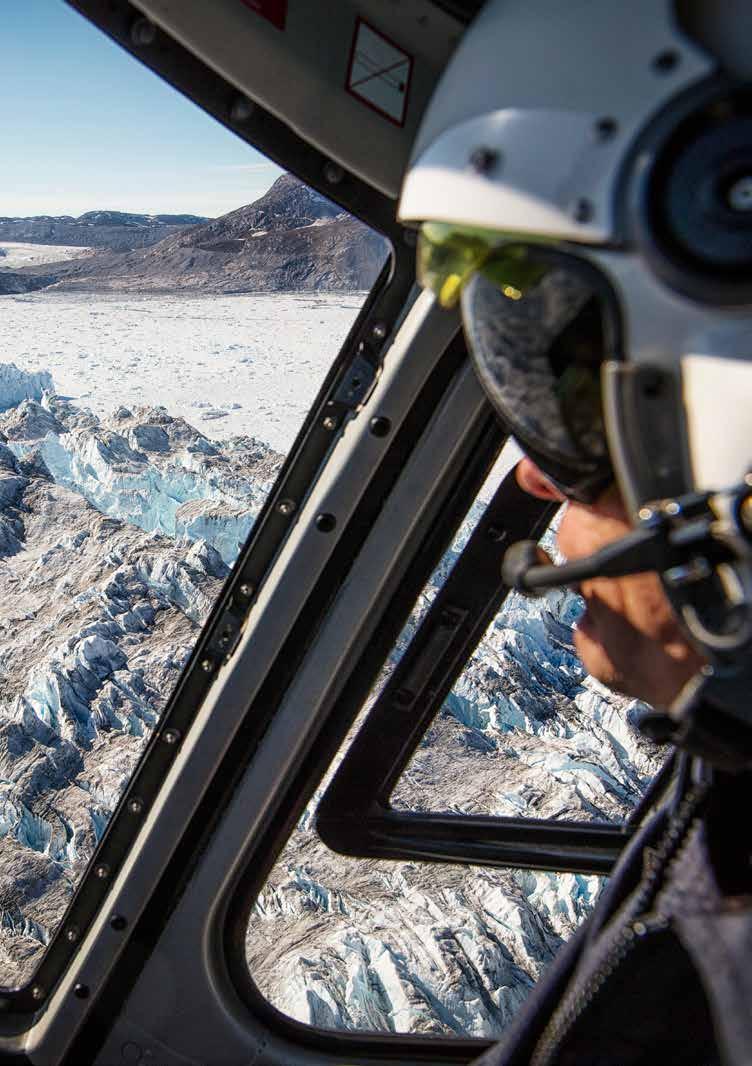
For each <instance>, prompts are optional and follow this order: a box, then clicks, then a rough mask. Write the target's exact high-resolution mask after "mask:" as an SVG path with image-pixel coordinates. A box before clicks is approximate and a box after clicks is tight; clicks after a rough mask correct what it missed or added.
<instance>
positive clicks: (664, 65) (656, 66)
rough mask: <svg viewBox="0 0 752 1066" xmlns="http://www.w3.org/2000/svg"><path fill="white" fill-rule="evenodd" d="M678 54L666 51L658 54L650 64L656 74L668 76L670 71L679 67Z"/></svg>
mask: <svg viewBox="0 0 752 1066" xmlns="http://www.w3.org/2000/svg"><path fill="white" fill-rule="evenodd" d="M679 59H680V56H679V53H678V52H674V51H672V50H671V49H667V50H666V51H665V52H659V53H658V55H657V56H656V57H655V59H654V60H653V62H652V67H653V70H654V71H655V72H656V74H670V73H671V71H672V70H675V69H676V67H678V65H679Z"/></svg>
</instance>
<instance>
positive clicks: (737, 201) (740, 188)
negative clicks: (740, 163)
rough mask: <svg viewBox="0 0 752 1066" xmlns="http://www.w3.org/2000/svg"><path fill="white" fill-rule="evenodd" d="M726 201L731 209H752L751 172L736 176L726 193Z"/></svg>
mask: <svg viewBox="0 0 752 1066" xmlns="http://www.w3.org/2000/svg"><path fill="white" fill-rule="evenodd" d="M726 201H727V203H728V205H729V207H730V208H731V209H732V210H733V211H743V212H744V213H745V214H747V213H749V212H750V211H752V174H744V175H743V176H742V177H741V178H738V179H737V180H736V181H735V182H734V184H733V185H732V186H731V188H730V189H729V190H728V192H727V193H726Z"/></svg>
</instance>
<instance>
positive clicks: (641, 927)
mask: <svg viewBox="0 0 752 1066" xmlns="http://www.w3.org/2000/svg"><path fill="white" fill-rule="evenodd" d="M632 929H633V930H634V932H635V933H636V935H637V936H645V934H646V933H647V931H648V927H647V926H646V925H645V923H644V922H635V923H634V925H633V926H632Z"/></svg>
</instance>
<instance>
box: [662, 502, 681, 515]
mask: <svg viewBox="0 0 752 1066" xmlns="http://www.w3.org/2000/svg"><path fill="white" fill-rule="evenodd" d="M663 510H664V511H665V513H666V514H667V515H669V516H670V517H671V518H675V517H676V516H677V515H680V514H681V504H680V503H679V502H678V500H669V501H668V503H667V504H666V506H665V507H664V508H663Z"/></svg>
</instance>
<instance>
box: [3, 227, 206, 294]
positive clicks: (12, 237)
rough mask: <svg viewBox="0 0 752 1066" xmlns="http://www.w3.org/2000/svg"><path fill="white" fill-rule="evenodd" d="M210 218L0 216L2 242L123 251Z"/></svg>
mask: <svg viewBox="0 0 752 1066" xmlns="http://www.w3.org/2000/svg"><path fill="white" fill-rule="evenodd" d="M206 221H207V220H206V218H204V217H203V216H202V215H136V214H129V213H127V212H125V211H87V212H86V213H85V214H83V215H80V216H79V217H78V218H74V217H73V216H72V215H37V216H35V217H33V218H8V217H0V241H20V242H23V243H26V244H61V245H67V246H69V247H80V248H108V249H112V250H113V251H121V252H122V251H130V250H131V249H132V248H145V247H146V246H147V245H150V244H156V243H157V241H161V240H164V238H165V237H167V236H169V235H170V234H172V233H176V232H177V231H179V230H183V229H185V228H186V226H195V225H197V224H199V223H203V222H206ZM0 291H1V290H0Z"/></svg>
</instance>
